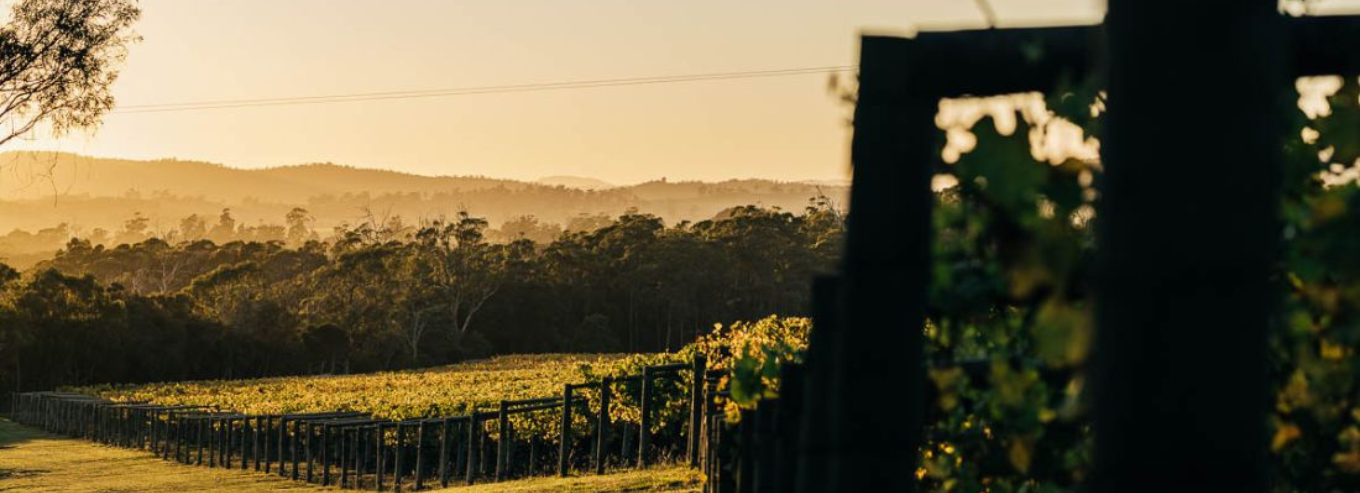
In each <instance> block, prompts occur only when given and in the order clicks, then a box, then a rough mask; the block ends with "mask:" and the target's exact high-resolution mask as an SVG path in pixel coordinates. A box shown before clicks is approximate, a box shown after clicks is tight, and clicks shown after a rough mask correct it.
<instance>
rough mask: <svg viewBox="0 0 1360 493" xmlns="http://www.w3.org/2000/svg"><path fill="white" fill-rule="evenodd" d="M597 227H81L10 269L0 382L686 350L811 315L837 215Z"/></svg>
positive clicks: (833, 250) (4, 291)
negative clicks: (727, 324) (521, 232)
mask: <svg viewBox="0 0 1360 493" xmlns="http://www.w3.org/2000/svg"><path fill="white" fill-rule="evenodd" d="M597 226H599V227H598V228H596V229H593V230H590V231H567V232H561V233H558V236H557V237H556V239H554V240H552V241H550V242H535V241H533V240H531V239H528V238H527V237H525V238H519V239H513V240H510V241H505V242H499V243H497V242H491V241H488V238H487V234H488V224H487V222H486V221H485V220H483V219H480V218H477V217H474V216H472V215H470V214H467V213H460V214H459V215H457V216H455V217H453V218H449V219H446V220H436V221H425V222H422V223H420V224H416V225H407V224H403V223H402V222H401V221H400V220H398V219H395V218H393V219H388V220H372V221H365V222H362V223H360V224H358V225H355V226H351V227H347V228H343V229H341V230H339V231H337V233H336V236H335V237H334V238H333V239H331V240H329V241H325V242H322V241H318V240H316V239H307V240H306V241H303V242H302V244H301V245H299V246H289V243H288V242H286V241H263V242H261V241H229V242H226V243H221V244H219V243H217V242H214V241H212V240H210V239H201V240H195V241H179V242H175V243H172V242H168V241H166V240H164V239H158V238H150V239H146V240H144V241H140V242H138V243H133V244H121V245H118V246H116V247H105V246H103V245H99V244H94V243H92V242H90V241H89V240H85V239H75V240H71V241H70V242H69V243H68V244H67V245H66V247H65V248H63V249H62V250H61V251H60V252H58V253H57V255H56V256H55V258H53V259H51V260H49V261H45V262H42V263H40V264H39V265H38V266H36V267H34V268H32V269H30V270H29V271H27V272H26V273H23V274H21V273H20V272H18V271H16V270H14V269H11V268H4V269H2V270H0V272H2V275H0V361H3V363H0V368H3V369H2V370H0V379H3V382H0V384H3V385H4V387H5V388H15V389H43V388H51V387H54V386H58V385H70V384H88V383H100V382H139V381H154V380H182V379H195V378H219V377H221V378H241V377H252V376H264V375H280V374H296V373H323V372H329V373H346V372H360V371H373V370H382V369H396V368H407V367H414V366H425V365H432V364H442V363H449V362H455V361H459V360H463V359H467V358H472V357H480V356H486V355H490V354H504V353H523V352H546V351H591V352H606V351H657V350H665V349H675V348H679V347H681V346H682V345H684V344H685V343H688V342H690V341H693V340H694V339H695V338H696V337H697V336H699V335H702V333H703V332H704V331H705V330H706V328H708V327H711V326H712V325H713V324H714V323H715V322H720V321H731V320H754V319H758V318H763V317H765V316H767V315H769V314H770V313H782V314H801V313H805V312H806V309H807V307H806V302H807V297H808V285H809V283H808V280H809V279H810V277H811V276H812V275H814V274H815V273H817V272H819V271H824V270H828V269H829V268H830V267H831V264H832V262H834V259H835V258H837V251H838V248H839V241H840V237H841V232H842V227H843V220H842V217H841V215H840V214H839V213H838V212H837V211H836V210H834V209H833V208H832V207H830V206H829V205H828V204H827V203H826V202H825V201H817V202H814V203H813V204H812V205H811V206H810V207H808V208H807V209H806V210H804V211H802V212H800V213H797V214H794V213H790V212H784V211H781V210H778V209H764V208H760V207H755V206H744V207H737V208H733V209H731V210H729V211H726V212H725V213H723V214H721V215H719V217H718V218H716V219H713V220H708V221H702V222H698V223H688V222H681V223H679V224H675V225H671V226H667V225H665V224H664V223H663V221H662V220H661V219H660V218H658V217H656V216H653V215H648V214H638V213H628V214H624V215H621V216H619V217H617V218H614V219H612V220H609V221H606V222H605V223H603V224H599V225H597ZM284 234H285V235H287V234H288V231H287V229H286V228H285V231H284ZM299 234H300V233H299ZM298 238H299V239H301V237H298Z"/></svg>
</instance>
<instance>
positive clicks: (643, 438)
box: [637, 366, 652, 468]
mask: <svg viewBox="0 0 1360 493" xmlns="http://www.w3.org/2000/svg"><path fill="white" fill-rule="evenodd" d="M651 387H652V372H651V368H650V367H646V366H644V367H642V383H641V385H640V391H639V393H638V450H637V457H638V467H639V468H646V467H647V463H648V456H647V451H648V450H647V449H648V446H649V445H651V442H652V399H651V394H652V390H651Z"/></svg>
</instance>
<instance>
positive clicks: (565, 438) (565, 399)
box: [557, 384, 572, 478]
mask: <svg viewBox="0 0 1360 493" xmlns="http://www.w3.org/2000/svg"><path fill="white" fill-rule="evenodd" d="M571 393H572V385H571V384H566V385H563V386H562V430H561V431H562V436H561V440H560V441H559V442H560V443H558V450H557V475H558V476H560V477H564V478H565V477H567V472H568V470H567V469H568V465H569V463H568V459H569V458H570V456H571V406H572V402H571Z"/></svg>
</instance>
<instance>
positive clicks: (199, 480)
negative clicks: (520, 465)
mask: <svg viewBox="0 0 1360 493" xmlns="http://www.w3.org/2000/svg"><path fill="white" fill-rule="evenodd" d="M699 484H700V479H699V474H698V472H697V471H693V470H690V469H688V468H683V467H658V468H655V469H649V470H647V471H629V472H622V473H619V474H610V475H605V476H581V477H572V478H565V479H560V478H540V479H528V480H523V481H510V482H505V483H496V484H484V485H477V486H472V487H466V486H464V487H454V488H449V489H447V490H440V491H444V492H449V493H452V492H461V493H547V492H568V493H585V492H684V493H691V492H695V491H698V490H699ZM189 491H193V492H210V493H211V492H220V493H228V492H229V493H250V492H256V491H297V492H301V491H342V490H339V489H335V488H321V487H317V486H311V485H306V484H301V483H297V482H294V481H290V480H286V479H282V478H279V477H277V476H269V475H264V474H260V473H256V472H253V471H237V470H232V471H226V470H222V469H208V468H205V467H191V466H184V465H180V464H177V463H174V462H168V461H164V460H161V459H157V458H155V457H153V456H151V454H149V453H147V452H139V451H133V450H127V449H122V448H116V447H106V446H102V445H97V444H94V443H90V442H87V441H83V440H75V439H71V438H66V437H60V436H56V435H50V434H47V433H43V432H40V431H37V430H34V429H32V428H28V427H24V426H20V425H18V424H15V423H13V422H11V421H8V420H0V492H22V493H39V492H53V493H57V492H61V493H123V492H151V493H160V492H165V493H170V492H175V493H178V492H189Z"/></svg>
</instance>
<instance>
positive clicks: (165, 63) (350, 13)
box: [10, 0, 1104, 183]
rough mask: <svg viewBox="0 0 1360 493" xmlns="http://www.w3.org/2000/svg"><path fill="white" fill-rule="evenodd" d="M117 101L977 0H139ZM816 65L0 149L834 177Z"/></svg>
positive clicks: (238, 162) (1069, 6) (331, 79)
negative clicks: (793, 72)
mask: <svg viewBox="0 0 1360 493" xmlns="http://www.w3.org/2000/svg"><path fill="white" fill-rule="evenodd" d="M991 3H992V4H993V6H994V8H995V10H996V11H997V13H998V17H999V18H1000V19H1001V20H1002V21H1003V22H1004V23H1010V24H1034V23H1042V22H1052V21H1059V22H1061V23H1075V22H1093V21H1095V20H1096V19H1098V17H1099V16H1100V15H1101V12H1102V11H1103V8H1104V7H1103V5H1104V2H1103V1H1100V0H991ZM141 5H142V7H143V10H144V17H143V20H142V21H141V23H140V24H139V26H138V32H139V33H140V34H141V35H142V36H143V37H144V38H145V39H144V41H143V42H142V43H140V44H138V45H136V46H134V47H132V50H131V52H130V54H129V57H128V61H127V64H126V66H125V69H124V71H123V76H122V78H121V79H120V80H119V81H118V83H117V85H116V86H115V88H114V92H115V95H116V96H117V98H118V101H119V103H120V104H121V105H143V104H156V103H179V102H197V101H215V100H231V99H257V98H271V97H292V96H315V95H330V94H347V93H362V92H384V91H404V90H422V89H440V88H450V87H468V86H488V85H505V84H521V83H541V82H557V81H575V80H593V79H609V78H628V77H639V76H658V75H682V74H694V73H714V72H736V71H752V70H767V69H783V68H794V67H811V66H839V65H853V64H854V62H855V58H856V53H855V52H856V39H857V34H858V33H859V32H861V31H862V30H866V29H867V30H870V31H897V32H909V30H910V29H912V28H913V26H973V27H976V26H979V25H980V23H981V22H982V17H981V15H980V14H979V12H978V9H977V8H976V5H975V4H974V2H973V1H972V0H817V1H813V0H737V1H734V0H141ZM826 85H827V76H826V75H822V74H814V75H800V76H793V77H784V78H762V79H750V80H738V81H721V82H717V81H710V82H693V83H683V84H667V85H645V86H631V87H609V88H594V89H580V90H571V91H549V92H532V93H508V94H485V95H475V96H460V97H452V98H434V99H410V100H395V101H391V100H389V101H368V102H352V103H340V104H326V105H302V106H276V107H256V108H237V109H218V110H203V111H190V112H165V113H141V114H134V113H114V114H110V115H108V116H107V117H106V119H105V123H104V125H103V127H102V128H100V129H99V130H98V132H96V133H94V134H92V135H87V134H80V135H76V136H72V137H68V138H65V139H61V140H52V139H49V138H43V137H38V138H35V139H32V140H30V141H27V142H23V143H20V144H18V145H15V146H12V147H11V148H10V149H45V150H60V151H67V152H76V153H81V154H89V155H97V156H108V157H128V158H161V157H178V158H183V159H201V160H207V161H213V162H219V163H223V164H227V165H232V166H239V167H261V166H277V165H286V164H298V163H306V162H323V161H330V162H336V163H342V164H349V165H355V166H362V167H379V168H388V169H395V170H400V171H408V172H413V173H420V174H448V175H487V176H495V177H509V178H521V179H534V178H539V177H543V176H549V175H581V176H590V177H595V178H600V179H603V180H606V181H611V182H614V183H632V182H638V181H643V180H648V179H654V178H659V177H663V176H664V177H668V178H670V179H672V180H677V179H704V180H717V179H726V178H734V177H766V178H777V179H789V180H793V179H836V178H842V177H844V176H845V174H846V169H847V150H846V149H847V137H848V132H847V129H846V127H845V124H844V120H845V117H846V115H847V109H846V108H844V107H843V106H842V105H841V104H840V103H838V102H837V101H836V100H835V99H834V98H832V97H830V96H829V95H828V94H827V90H826Z"/></svg>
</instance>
